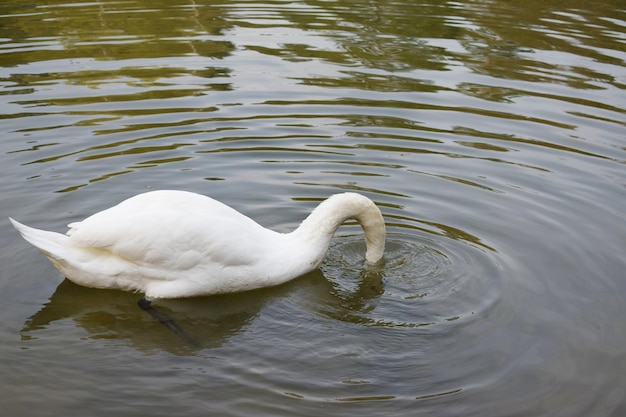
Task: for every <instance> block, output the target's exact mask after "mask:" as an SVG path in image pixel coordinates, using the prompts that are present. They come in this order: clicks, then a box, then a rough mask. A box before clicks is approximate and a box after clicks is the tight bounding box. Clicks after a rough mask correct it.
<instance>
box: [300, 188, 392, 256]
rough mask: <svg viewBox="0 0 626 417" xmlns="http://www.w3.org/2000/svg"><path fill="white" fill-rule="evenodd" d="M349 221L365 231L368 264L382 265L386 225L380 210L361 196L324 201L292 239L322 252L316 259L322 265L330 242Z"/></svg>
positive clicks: (350, 194) (337, 196)
mask: <svg viewBox="0 0 626 417" xmlns="http://www.w3.org/2000/svg"><path fill="white" fill-rule="evenodd" d="M349 219H354V220H356V221H357V222H358V223H359V224H360V225H361V227H362V228H363V233H364V234H365V245H366V248H367V251H366V254H365V259H366V260H367V262H368V263H370V264H374V263H377V262H378V261H380V260H381V259H382V257H383V253H384V251H385V221H384V219H383V216H382V214H381V213H380V210H379V209H378V207H376V205H375V204H374V203H373V202H372V201H371V200H370V199H369V198H367V197H364V196H362V195H360V194H356V193H344V194H335V195H333V196H331V197H329V198H328V199H327V200H324V201H323V202H322V203H320V205H319V206H317V207H316V208H315V210H313V212H312V213H311V214H310V215H309V217H307V218H306V219H305V220H304V221H303V222H302V224H301V225H300V227H298V229H296V230H295V231H294V232H292V235H293V236H294V237H297V239H298V240H301V241H304V242H306V243H307V244H308V245H310V247H312V248H315V249H316V250H317V251H319V254H318V255H317V258H319V260H320V261H321V259H322V258H323V257H324V255H325V254H326V251H327V250H328V246H329V245H330V239H331V238H332V236H333V235H334V234H335V232H336V231H337V229H338V228H339V226H341V224H342V223H344V222H345V221H346V220H349Z"/></svg>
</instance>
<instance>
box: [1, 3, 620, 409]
mask: <svg viewBox="0 0 626 417" xmlns="http://www.w3.org/2000/svg"><path fill="white" fill-rule="evenodd" d="M625 10H626V3H624V2H623V1H613V2H610V1H607V2H593V3H589V2H559V1H527V2H510V1H495V0H494V1H469V2H441V1H431V2H422V3H418V2H414V1H406V0H404V1H396V2H382V1H369V2H368V1H363V0H355V1H311V2H290V1H270V2H261V3H259V2H230V1H216V2H211V1H203V0H199V1H182V0H176V1H145V0H129V1H123V0H120V1H97V2H82V3H79V2H74V3H72V2H67V1H65V2H57V1H50V2H47V3H45V4H35V3H23V2H17V1H12V0H10V1H5V2H4V3H3V4H2V5H0V137H1V138H2V139H0V155H2V164H1V165H0V167H1V168H0V169H1V171H2V182H1V183H0V184H1V185H0V187H1V188H0V190H1V191H2V203H1V204H0V218H4V219H6V218H7V217H8V216H12V217H14V218H16V219H17V220H19V221H22V222H24V223H26V224H29V225H32V226H34V227H39V228H44V229H48V230H55V231H64V230H65V227H66V225H67V223H70V222H72V221H75V220H80V219H82V218H84V217H86V216H88V215H90V214H92V213H94V212H96V211H99V210H102V209H105V208H107V207H109V206H111V205H113V204H116V203H118V202H119V201H121V200H123V199H125V198H127V197H130V196H132V195H135V194H137V193H140V192H143V191H147V190H153V189H163V188H167V189H185V190H190V191H195V192H198V193H201V194H206V195H210V196H212V197H214V198H216V199H218V200H221V201H223V202H225V203H227V204H229V205H231V206H233V207H234V208H236V209H238V210H239V211H241V212H243V213H245V214H246V215H248V216H250V217H252V218H254V219H255V220H257V221H258V222H259V223H261V224H262V225H264V226H266V227H269V228H272V229H275V230H278V231H281V232H285V231H289V230H292V229H293V228H295V227H297V225H298V224H299V222H300V221H302V219H303V218H304V217H306V215H307V214H308V213H309V212H310V211H311V210H312V209H313V208H314V207H315V206H316V205H317V203H318V202H319V201H321V200H322V199H324V198H326V197H328V196H329V195H331V194H333V193H337V192H342V191H357V192H360V193H362V194H365V195H367V196H368V197H370V198H371V199H372V200H374V201H375V202H376V203H377V204H378V206H379V207H380V208H381V211H382V212H383V214H384V216H385V220H386V223H387V227H388V239H387V251H386V255H385V258H386V263H385V265H384V267H383V268H382V270H380V271H375V272H373V271H367V270H365V269H364V268H363V251H364V243H363V241H362V236H361V233H360V229H359V228H358V227H356V226H355V225H354V224H350V225H347V226H344V227H343V228H341V229H340V230H339V233H338V235H337V236H336V237H335V238H334V239H333V243H332V246H331V249H330V252H329V254H328V256H327V258H326V260H325V261H324V263H323V264H322V266H321V267H320V269H318V270H316V271H314V272H313V273H311V274H308V275H306V276H304V277H301V278H299V279H296V280H294V281H292V282H290V283H288V284H285V285H282V286H280V287H276V288H269V289H264V290H259V291H253V292H249V293H242V294H231V295H225V296H216V297H204V298H197V299H188V300H176V301H166V302H163V303H162V305H161V306H160V308H161V309H162V311H164V312H166V313H168V314H170V315H171V316H172V317H173V318H175V320H176V321H177V323H178V324H179V325H180V326H181V327H182V328H183V329H184V330H185V332H186V333H188V334H189V335H191V336H192V337H193V338H194V339H195V340H196V341H197V344H190V343H187V342H185V341H184V340H182V339H181V338H179V337H177V336H176V335H175V334H173V332H171V331H170V330H168V329H167V328H166V327H165V326H162V325H161V324H159V323H158V322H157V321H155V320H154V319H152V317H150V316H149V315H148V314H146V312H144V311H142V310H140V309H139V308H138V307H137V305H136V301H137V299H138V298H139V297H140V295H139V294H130V293H123V292H117V291H102V290H93V289H88V288H82V287H78V286H76V285H74V284H72V283H70V282H69V281H66V280H64V278H63V277H62V276H61V275H60V274H59V273H58V272H57V271H56V270H55V269H54V268H53V267H52V265H51V264H50V263H49V262H48V261H47V260H46V259H45V258H44V257H43V256H42V255H41V254H39V253H38V252H37V251H36V250H35V249H34V248H32V247H31V246H29V245H28V244H27V243H26V242H24V241H23V240H22V239H21V238H20V237H19V235H18V234H17V232H15V231H14V230H13V229H12V228H11V226H10V224H9V222H8V221H2V222H0V243H1V245H2V255H1V256H2V262H0V314H1V317H2V318H3V320H2V325H1V326H0V340H1V342H0V364H1V368H0V369H1V370H2V371H1V372H0V409H2V410H3V411H2V412H3V415H7V416H58V415H64V416H81V417H82V416H85V415H89V416H110V415H112V414H115V415H119V416H135V415H136V416H147V415H150V416H161V415H162V416H172V415H187V416H206V415H219V416H250V415H255V416H363V415H365V416H392V415H393V416H411V417H413V416H535V417H538V416H550V417H553V416H565V417H571V416H581V417H583V416H585V417H586V416H599V417H601V416H606V417H619V416H622V415H624V414H625V413H626V394H625V392H626V379H625V378H624V370H625V369H626V326H625V325H624V316H625V314H626V277H625V275H624V270H625V267H626V253H625V251H624V247H625V244H626V214H625V213H626V190H625V188H626V175H625V172H626V171H625V170H624V162H625V161H626V158H625V156H626V152H625V151H626V122H625V120H626V117H625V113H626V111H625V108H626V94H625V91H624V90H625V87H626V65H625V61H626V51H625V46H624V45H625V42H626V36H625V33H626V30H625V28H626V12H625Z"/></svg>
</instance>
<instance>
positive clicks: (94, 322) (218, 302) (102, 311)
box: [21, 271, 323, 355]
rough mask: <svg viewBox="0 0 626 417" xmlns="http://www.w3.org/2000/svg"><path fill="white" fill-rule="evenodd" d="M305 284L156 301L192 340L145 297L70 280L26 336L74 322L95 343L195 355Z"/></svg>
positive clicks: (25, 331)
mask: <svg viewBox="0 0 626 417" xmlns="http://www.w3.org/2000/svg"><path fill="white" fill-rule="evenodd" d="M320 278H321V279H323V275H322V274H321V272H319V271H316V272H315V273H312V274H309V276H305V277H302V278H301V279H300V280H306V279H313V280H317V281H319V279H320ZM300 280H295V281H292V282H290V283H287V284H285V285H282V286H279V287H275V288H268V289H261V290H256V291H249V292H246V293H238V294H226V295H216V296H211V297H198V298H185V299H175V300H157V301H154V302H153V304H152V305H153V307H154V308H155V309H156V310H157V311H158V312H159V313H160V314H163V315H167V316H169V317H170V318H171V319H172V320H173V321H174V322H175V323H176V325H177V326H179V327H180V329H181V330H182V331H183V332H184V333H185V334H186V335H188V336H189V338H187V339H186V338H184V337H180V336H179V335H177V334H176V333H175V332H173V331H172V330H171V329H170V328H168V327H167V326H165V325H163V324H162V323H161V322H159V321H158V320H155V319H154V318H153V317H152V316H151V314H149V313H148V312H147V311H144V310H142V309H141V308H140V307H139V306H138V305H137V302H138V300H140V299H141V298H142V296H143V295H142V294H134V293H128V292H123V291H115V290H100V289H92V288H85V287H81V286H79V285H76V284H74V283H72V282H71V281H69V280H67V279H66V280H64V281H63V282H61V284H60V285H59V286H58V287H57V289H56V291H55V292H54V294H53V295H52V296H51V297H50V300H49V301H48V303H46V304H45V305H44V306H43V307H42V308H41V309H40V310H39V311H38V312H37V313H35V314H34V315H33V316H31V317H30V318H29V319H28V320H27V321H26V323H25V324H24V327H23V328H22V331H21V333H22V340H31V339H37V338H39V337H38V335H37V331H39V330H42V329H46V328H51V326H53V323H54V322H56V321H60V320H63V319H67V318H70V319H72V320H73V321H74V323H76V325H77V327H79V328H81V329H82V330H84V331H85V332H87V334H88V338H89V339H91V340H94V339H111V340H123V341H125V342H127V344H128V345H130V346H132V347H133V348H135V349H138V350H140V351H146V352H149V351H154V350H164V351H168V352H170V353H173V354H177V355H189V354H194V353H195V352H197V351H200V350H202V349H209V348H216V347H220V346H222V345H223V344H224V343H225V342H226V341H227V340H228V339H229V338H230V337H232V336H233V335H236V334H237V333H239V332H242V331H245V329H246V326H247V325H248V324H250V323H251V322H252V321H253V320H254V319H255V317H257V316H258V315H259V312H260V311H261V310H262V309H263V307H264V305H266V304H267V303H268V302H270V301H271V300H272V299H277V298H281V297H286V296H288V294H289V292H290V290H292V289H293V287H294V286H297V285H298V281H300Z"/></svg>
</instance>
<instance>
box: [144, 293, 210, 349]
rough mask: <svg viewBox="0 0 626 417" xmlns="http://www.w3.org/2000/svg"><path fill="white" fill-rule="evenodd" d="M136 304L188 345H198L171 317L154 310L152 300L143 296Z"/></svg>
mask: <svg viewBox="0 0 626 417" xmlns="http://www.w3.org/2000/svg"><path fill="white" fill-rule="evenodd" d="M137 305H138V306H139V308H141V309H142V310H143V311H145V312H147V313H148V314H150V315H151V316H152V318H154V319H155V320H157V321H158V322H159V323H161V324H163V325H165V326H166V327H167V328H168V329H170V330H171V331H173V332H174V333H176V335H177V336H178V337H180V338H181V339H183V340H184V341H185V342H187V343H189V344H190V345H194V346H199V345H200V344H199V343H198V341H197V340H195V339H194V338H193V337H191V336H189V335H188V334H187V333H186V332H185V331H184V330H183V329H182V328H181V327H180V326H179V325H178V324H176V322H175V321H174V319H173V318H171V317H170V316H168V315H167V314H165V313H162V312H160V311H158V310H155V309H154V307H152V302H150V301H149V300H146V299H145V298H142V299H140V300H139V301H137Z"/></svg>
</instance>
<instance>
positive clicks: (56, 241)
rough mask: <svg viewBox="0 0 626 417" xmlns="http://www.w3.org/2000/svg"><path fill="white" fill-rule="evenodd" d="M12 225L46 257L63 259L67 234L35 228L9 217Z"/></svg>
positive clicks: (65, 251)
mask: <svg viewBox="0 0 626 417" xmlns="http://www.w3.org/2000/svg"><path fill="white" fill-rule="evenodd" d="M9 220H10V221H11V224H13V227H15V229H17V231H18V232H20V234H21V235H22V237H23V238H24V239H25V240H26V241H27V242H28V243H30V244H31V245H33V246H34V247H36V248H37V249H39V250H40V251H41V252H43V253H44V255H46V256H47V257H49V258H51V260H52V259H63V258H65V257H66V254H67V246H66V245H67V240H68V239H69V236H67V235H63V234H61V233H56V232H48V231H46V230H39V229H35V228H33V227H30V226H26V225H25V224H22V223H20V222H18V221H16V220H14V219H12V218H10V217H9Z"/></svg>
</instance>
